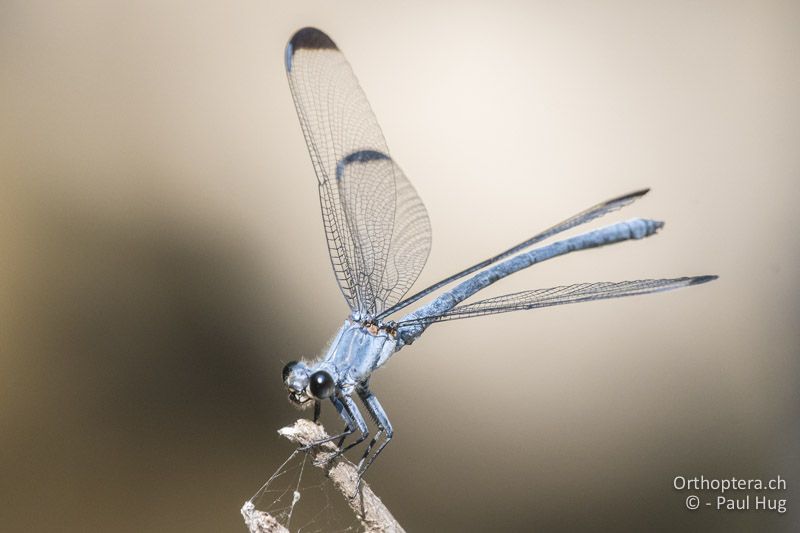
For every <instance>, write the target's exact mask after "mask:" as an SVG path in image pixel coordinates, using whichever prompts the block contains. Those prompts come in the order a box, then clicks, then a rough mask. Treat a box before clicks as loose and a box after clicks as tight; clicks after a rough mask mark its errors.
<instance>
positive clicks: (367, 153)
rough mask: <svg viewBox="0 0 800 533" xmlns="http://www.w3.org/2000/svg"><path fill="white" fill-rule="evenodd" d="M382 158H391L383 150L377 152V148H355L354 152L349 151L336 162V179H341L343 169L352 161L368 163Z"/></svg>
mask: <svg viewBox="0 0 800 533" xmlns="http://www.w3.org/2000/svg"><path fill="white" fill-rule="evenodd" d="M382 159H389V160H391V159H392V158H391V157H389V156H388V155H386V154H384V153H383V152H378V151H377V150H356V151H355V152H351V153H350V154H348V155H346V156H345V157H343V158H342V159H340V160H339V161H338V162H337V163H336V180H337V181H338V180H340V179H342V176H343V175H344V170H345V168H346V167H347V165H350V164H352V163H368V162H370V161H380V160H382Z"/></svg>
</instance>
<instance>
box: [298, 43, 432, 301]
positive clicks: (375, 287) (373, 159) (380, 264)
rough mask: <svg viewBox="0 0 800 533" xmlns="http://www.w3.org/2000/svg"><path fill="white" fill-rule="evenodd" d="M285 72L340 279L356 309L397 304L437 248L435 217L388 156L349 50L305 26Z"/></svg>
mask: <svg viewBox="0 0 800 533" xmlns="http://www.w3.org/2000/svg"><path fill="white" fill-rule="evenodd" d="M285 60H286V72H287V76H288V78H289V87H290V89H291V92H292V98H293V99H294V103H295V108H296V109H297V115H298V117H299V119H300V125H301V127H302V129H303V135H304V137H305V139H306V144H307V145H308V151H309V154H310V156H311V161H312V164H313V165H314V170H315V171H316V174H317V180H318V186H319V197H320V206H321V209H322V221H323V226H324V228H325V236H326V238H327V241H328V251H329V253H330V257H331V265H332V266H333V271H334V274H335V275H336V280H337V282H338V283H339V286H340V288H341V289H342V293H343V294H344V297H345V299H346V300H347V303H348V305H349V306H350V308H351V309H352V310H353V311H358V312H360V313H362V314H365V315H369V316H374V315H376V314H378V313H380V312H381V311H383V310H384V309H386V308H389V307H391V306H392V305H394V304H395V303H397V302H398V301H399V300H400V299H401V298H402V297H403V295H404V294H405V293H406V292H407V291H408V289H409V288H410V287H411V285H413V283H414V281H416V279H417V277H418V276H419V274H420V272H421V271H422V268H423V266H424V265H425V261H426V260H427V258H428V253H429V252H430V243H431V229H430V222H429V220H428V214H427V212H426V210H425V206H424V205H423V204H422V201H421V200H420V198H419V196H418V195H417V193H416V191H415V190H414V188H413V186H412V185H411V183H410V182H409V181H408V179H407V178H406V177H405V175H404V174H403V172H402V170H400V167H399V166H398V165H397V164H396V163H395V162H394V161H393V160H392V159H391V157H390V156H389V149H388V148H387V146H386V141H385V140H384V138H383V133H382V132H381V129H380V126H379V125H378V122H377V120H376V119H375V115H374V113H373V112H372V109H371V108H370V105H369V102H367V99H366V96H365V95H364V92H363V90H362V89H361V87H360V86H359V84H358V80H357V79H356V77H355V75H354V74H353V71H352V69H351V68H350V65H349V63H348V62H347V60H346V59H345V57H344V55H343V54H342V53H341V52H340V51H339V49H338V48H337V47H336V44H335V43H334V42H333V41H332V40H331V38H330V37H328V36H327V35H326V34H325V33H323V32H321V31H320V30H317V29H315V28H304V29H302V30H300V31H298V32H297V33H295V34H294V36H292V38H291V40H290V41H289V43H288V44H287V46H286V56H285Z"/></svg>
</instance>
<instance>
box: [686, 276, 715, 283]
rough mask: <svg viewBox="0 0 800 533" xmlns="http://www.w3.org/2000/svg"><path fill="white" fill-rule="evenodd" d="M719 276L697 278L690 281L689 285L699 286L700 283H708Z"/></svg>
mask: <svg viewBox="0 0 800 533" xmlns="http://www.w3.org/2000/svg"><path fill="white" fill-rule="evenodd" d="M718 277H719V276H716V275H709V276H697V277H695V278H693V279H692V282H691V283H689V285H700V284H701V283H708V282H709V281H714V280H715V279H717V278H718Z"/></svg>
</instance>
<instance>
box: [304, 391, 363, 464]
mask: <svg viewBox="0 0 800 533" xmlns="http://www.w3.org/2000/svg"><path fill="white" fill-rule="evenodd" d="M345 399H346V400H349V403H350V405H352V404H353V400H351V399H350V398H349V397H348V396H343V397H342V399H339V398H336V397H335V396H334V397H332V398H331V403H333V406H334V407H336V412H338V413H339V416H340V417H342V420H344V423H345V424H346V426H345V429H344V431H343V432H342V433H339V434H338V435H333V436H331V437H326V438H324V439H320V440H317V441H314V442H310V443H308V444H306V445H305V446H301V447H300V448H298V449H299V450H300V451H308V450H309V449H311V448H313V447H314V446H319V445H320V444H325V443H326V442H331V441H333V440H336V439H340V438H342V437H347V436H348V435H349V434H351V433H353V432H354V431H355V430H356V427H357V423H356V422H354V421H353V420H354V417H353V413H351V412H350V409H349V405H348V402H347V401H344V400H345ZM358 416H359V418H361V423H362V424H363V423H364V419H363V417H361V414H360V413H359V414H358Z"/></svg>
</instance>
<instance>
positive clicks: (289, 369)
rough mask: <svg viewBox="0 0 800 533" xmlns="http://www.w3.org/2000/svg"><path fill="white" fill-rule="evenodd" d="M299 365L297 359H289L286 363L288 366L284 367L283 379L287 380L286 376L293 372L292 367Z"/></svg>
mask: <svg viewBox="0 0 800 533" xmlns="http://www.w3.org/2000/svg"><path fill="white" fill-rule="evenodd" d="M296 366H297V361H289V362H288V363H286V366H285V367H283V381H286V378H288V377H289V374H291V373H292V369H293V368H294V367H296Z"/></svg>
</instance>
